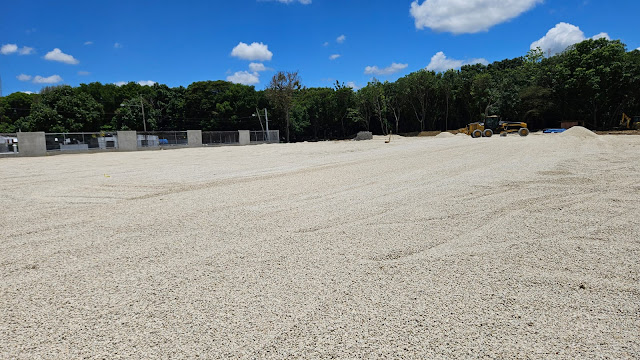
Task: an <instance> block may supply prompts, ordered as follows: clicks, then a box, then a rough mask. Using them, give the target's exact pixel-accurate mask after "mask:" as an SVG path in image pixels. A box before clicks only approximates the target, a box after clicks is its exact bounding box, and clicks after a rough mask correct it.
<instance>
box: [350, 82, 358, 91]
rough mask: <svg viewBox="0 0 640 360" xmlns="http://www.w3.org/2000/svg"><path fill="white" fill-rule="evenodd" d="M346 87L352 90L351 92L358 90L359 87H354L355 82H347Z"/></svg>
mask: <svg viewBox="0 0 640 360" xmlns="http://www.w3.org/2000/svg"><path fill="white" fill-rule="evenodd" d="M347 86H348V87H350V88H352V89H353V90H358V89H360V86H358V85H356V83H355V82H353V81H349V82H347Z"/></svg>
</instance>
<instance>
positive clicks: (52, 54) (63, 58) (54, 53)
mask: <svg viewBox="0 0 640 360" xmlns="http://www.w3.org/2000/svg"><path fill="white" fill-rule="evenodd" d="M44 58H45V59H47V60H50V61H59V62H63V63H65V64H70V65H76V64H79V63H80V61H78V60H77V59H76V58H74V57H73V56H71V55H69V54H65V53H63V52H62V50H60V49H58V48H55V49H53V50H51V51H49V52H48V53H47V55H45V56H44Z"/></svg>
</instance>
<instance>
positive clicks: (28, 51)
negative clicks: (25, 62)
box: [18, 46, 34, 55]
mask: <svg viewBox="0 0 640 360" xmlns="http://www.w3.org/2000/svg"><path fill="white" fill-rule="evenodd" d="M33 53H34V49H33V48H32V47H28V46H23V47H21V48H20V49H19V50H18V54H19V55H31V54H33Z"/></svg>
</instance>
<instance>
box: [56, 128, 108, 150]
mask: <svg viewBox="0 0 640 360" xmlns="http://www.w3.org/2000/svg"><path fill="white" fill-rule="evenodd" d="M44 137H45V142H46V146H47V151H88V150H91V149H101V150H107V149H117V148H118V136H117V135H116V133H110V132H78V133H46V134H45V135H44Z"/></svg>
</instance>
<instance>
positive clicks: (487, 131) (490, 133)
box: [482, 129, 493, 137]
mask: <svg viewBox="0 0 640 360" xmlns="http://www.w3.org/2000/svg"><path fill="white" fill-rule="evenodd" d="M482 135H484V137H492V136H493V130H491V129H485V130H484V132H483V133H482Z"/></svg>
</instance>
